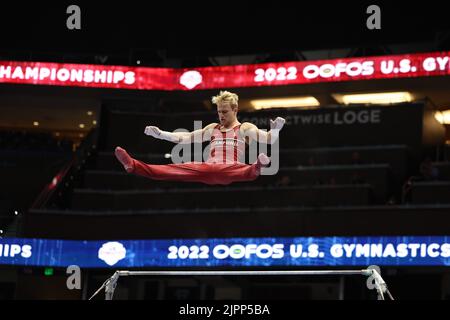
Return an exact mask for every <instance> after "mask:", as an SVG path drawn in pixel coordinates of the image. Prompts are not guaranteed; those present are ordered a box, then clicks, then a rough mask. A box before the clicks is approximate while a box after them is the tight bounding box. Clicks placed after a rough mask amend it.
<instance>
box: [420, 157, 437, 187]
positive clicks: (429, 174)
mask: <svg viewBox="0 0 450 320" xmlns="http://www.w3.org/2000/svg"><path fill="white" fill-rule="evenodd" d="M438 176H439V171H438V168H436V167H435V166H434V165H433V161H432V160H431V158H430V157H426V158H425V160H424V161H422V163H421V164H420V177H421V178H422V180H425V181H429V180H437V179H438Z"/></svg>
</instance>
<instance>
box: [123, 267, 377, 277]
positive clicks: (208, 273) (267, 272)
mask: <svg viewBox="0 0 450 320" xmlns="http://www.w3.org/2000/svg"><path fill="white" fill-rule="evenodd" d="M117 273H118V275H119V276H260V275H264V276H288V275H296V276H314V275H318V276H325V275H365V276H369V275H371V274H372V270H371V269H362V270H254V271H230V270H226V271H220V270H218V271H214V270H207V271H168V270H162V271H126V270H123V271H117Z"/></svg>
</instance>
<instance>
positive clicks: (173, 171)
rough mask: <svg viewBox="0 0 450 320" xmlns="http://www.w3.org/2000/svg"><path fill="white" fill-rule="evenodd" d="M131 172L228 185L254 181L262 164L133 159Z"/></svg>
mask: <svg viewBox="0 0 450 320" xmlns="http://www.w3.org/2000/svg"><path fill="white" fill-rule="evenodd" d="M133 163H134V168H133V170H132V171H131V172H130V173H133V174H136V175H139V176H143V177H147V178H150V179H154V180H170V181H185V182H188V181H189V182H202V183H206V184H210V185H213V184H221V185H227V184H230V183H232V182H238V181H253V180H255V179H256V178H258V176H259V174H260V169H261V167H260V165H259V164H257V163H256V162H255V163H254V164H252V165H250V164H244V163H208V162H187V163H179V164H164V165H155V164H146V163H144V162H142V161H139V160H136V159H133Z"/></svg>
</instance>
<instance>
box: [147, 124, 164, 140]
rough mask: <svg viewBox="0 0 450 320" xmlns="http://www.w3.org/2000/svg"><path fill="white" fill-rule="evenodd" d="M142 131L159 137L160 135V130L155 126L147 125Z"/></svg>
mask: <svg viewBox="0 0 450 320" xmlns="http://www.w3.org/2000/svg"><path fill="white" fill-rule="evenodd" d="M144 133H145V134H146V135H148V136H152V137H154V138H159V136H160V135H161V130H160V129H159V128H158V127H155V126H147V127H145V130H144Z"/></svg>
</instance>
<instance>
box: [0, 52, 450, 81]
mask: <svg viewBox="0 0 450 320" xmlns="http://www.w3.org/2000/svg"><path fill="white" fill-rule="evenodd" d="M449 57H450V53H449V52H435V53H419V54H404V55H392V56H377V57H362V58H361V57H360V58H346V59H333V60H318V61H295V62H282V63H266V64H251V65H234V66H221V67H203V68H192V69H173V68H145V67H126V66H104V65H83V64H65V63H46V62H18V61H0V83H17V84H37V85H54V86H69V87H71V86H74V87H90V88H116V89H134V90H203V89H216V88H237V87H257V86H280V85H290V84H308V83H320V82H337V81H355V80H371V79H392V78H414V77H429V76H445V75H449V74H450V63H449Z"/></svg>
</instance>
